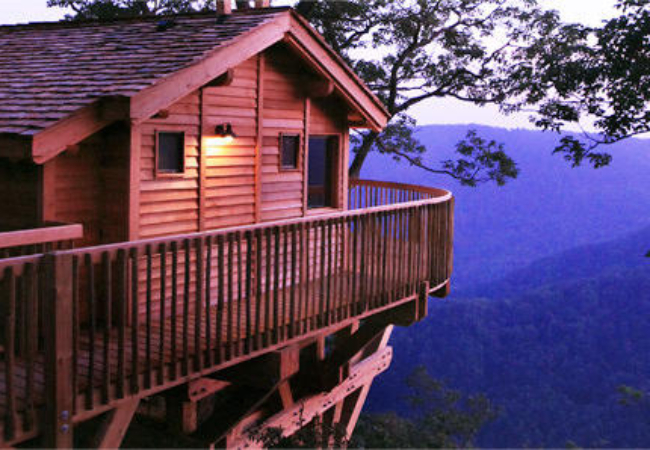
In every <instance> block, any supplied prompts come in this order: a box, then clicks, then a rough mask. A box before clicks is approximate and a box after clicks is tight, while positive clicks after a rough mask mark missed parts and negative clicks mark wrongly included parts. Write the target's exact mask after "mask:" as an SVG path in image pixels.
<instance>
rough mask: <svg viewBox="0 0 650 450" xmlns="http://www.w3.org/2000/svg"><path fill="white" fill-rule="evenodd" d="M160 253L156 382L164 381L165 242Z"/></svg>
mask: <svg viewBox="0 0 650 450" xmlns="http://www.w3.org/2000/svg"><path fill="white" fill-rule="evenodd" d="M158 254H159V255H160V319H159V321H160V323H159V325H158V326H159V328H160V329H159V330H158V331H159V333H158V341H159V342H158V360H159V363H158V379H157V381H158V384H163V383H164V381H165V328H166V314H167V312H166V304H165V303H166V301H167V298H166V297H167V244H166V243H164V242H163V243H162V244H160V246H159V247H158Z"/></svg>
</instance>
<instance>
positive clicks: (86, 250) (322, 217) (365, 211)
mask: <svg viewBox="0 0 650 450" xmlns="http://www.w3.org/2000/svg"><path fill="white" fill-rule="evenodd" d="M398 186H399V185H398ZM402 186H403V185H402ZM435 191H436V192H437V193H440V194H444V195H439V196H436V197H432V198H427V199H422V200H414V201H409V202H403V203H395V204H390V205H382V206H373V207H367V208H362V209H355V210H345V211H337V212H331V213H323V214H318V215H310V216H306V217H298V218H295V219H286V220H280V221H271V222H262V223H256V224H250V225H242V226H235V227H229V228H220V229H217V230H208V231H201V232H196V233H188V234H180V235H172V236H163V237H159V238H150V239H143V240H139V241H128V242H121V243H116V244H106V245H101V246H95V247H82V248H78V249H73V250H61V251H57V252H55V253H56V254H58V255H80V254H95V253H100V252H106V251H108V252H117V251H119V250H134V249H141V250H142V249H146V248H147V247H148V246H151V247H155V246H157V245H161V244H171V243H172V242H181V241H185V240H188V239H189V240H194V239H202V238H206V237H208V236H211V237H218V236H226V235H229V234H235V233H240V234H245V233H249V232H250V233H253V232H256V231H258V230H264V229H268V228H277V227H288V226H296V225H301V224H307V223H322V222H327V221H335V220H343V219H347V218H353V217H358V216H364V215H370V214H378V213H382V212H393V211H399V210H403V209H409V208H415V207H419V206H425V205H432V204H438V203H445V202H448V201H450V200H451V199H452V198H453V195H452V193H451V192H449V191H446V190H443V189H435Z"/></svg>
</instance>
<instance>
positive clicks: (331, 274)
mask: <svg viewBox="0 0 650 450" xmlns="http://www.w3.org/2000/svg"><path fill="white" fill-rule="evenodd" d="M325 226H326V227H327V242H326V245H327V247H326V248H327V298H326V303H325V311H326V314H325V324H326V325H330V324H331V323H332V320H333V319H332V316H333V313H334V308H335V303H334V295H335V294H334V283H335V281H336V273H335V270H334V251H335V250H336V248H335V245H336V235H335V233H333V232H332V229H333V228H334V226H335V221H334V220H331V219H330V220H327V221H325Z"/></svg>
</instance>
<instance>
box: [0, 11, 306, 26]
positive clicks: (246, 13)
mask: <svg viewBox="0 0 650 450" xmlns="http://www.w3.org/2000/svg"><path fill="white" fill-rule="evenodd" d="M292 9H293V8H292V7H291V6H272V7H268V8H248V9H240V10H237V9H234V10H233V11H232V13H231V14H229V15H228V16H253V15H264V14H266V13H277V12H282V11H289V10H292ZM228 16H225V17H228ZM183 17H188V18H192V17H196V18H201V17H216V11H192V12H184V13H176V14H162V15H154V14H151V15H145V16H137V17H115V18H112V19H105V20H102V19H82V20H60V21H58V22H28V23H17V24H6V25H0V30H7V29H16V30H18V29H20V30H25V29H56V28H81V27H93V26H97V27H101V26H108V25H113V24H116V23H138V22H147V21H155V20H161V19H169V18H183ZM222 17H224V16H222Z"/></svg>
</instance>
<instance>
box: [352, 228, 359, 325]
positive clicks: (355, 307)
mask: <svg viewBox="0 0 650 450" xmlns="http://www.w3.org/2000/svg"><path fill="white" fill-rule="evenodd" d="M352 227H353V230H354V231H353V232H352V249H351V253H352V255H351V256H352V295H351V296H350V299H351V300H352V302H353V304H352V312H351V315H355V316H356V315H358V314H359V310H360V308H359V302H360V300H361V292H360V283H359V280H360V273H361V268H360V267H359V266H360V258H361V249H360V237H361V234H360V232H361V220H360V219H359V216H354V218H353V221H352Z"/></svg>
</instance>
